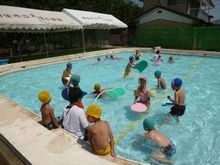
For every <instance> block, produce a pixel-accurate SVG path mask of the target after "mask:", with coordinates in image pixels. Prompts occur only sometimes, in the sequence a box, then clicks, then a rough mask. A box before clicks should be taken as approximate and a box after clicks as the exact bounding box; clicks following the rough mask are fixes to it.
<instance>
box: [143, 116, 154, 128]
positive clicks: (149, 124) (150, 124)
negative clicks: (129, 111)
mask: <svg viewBox="0 0 220 165" xmlns="http://www.w3.org/2000/svg"><path fill="white" fill-rule="evenodd" d="M143 126H144V129H145V128H147V129H150V130H153V129H155V124H154V121H153V120H151V119H148V118H146V119H144V121H143Z"/></svg>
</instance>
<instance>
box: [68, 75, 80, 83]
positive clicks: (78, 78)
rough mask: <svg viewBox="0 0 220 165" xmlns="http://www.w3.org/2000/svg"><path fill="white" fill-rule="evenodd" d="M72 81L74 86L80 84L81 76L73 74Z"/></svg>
mask: <svg viewBox="0 0 220 165" xmlns="http://www.w3.org/2000/svg"><path fill="white" fill-rule="evenodd" d="M70 81H71V82H72V83H73V84H79V82H80V76H79V75H78V74H73V75H72V76H71V78H70Z"/></svg>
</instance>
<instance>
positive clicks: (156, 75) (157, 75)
mask: <svg viewBox="0 0 220 165" xmlns="http://www.w3.org/2000/svg"><path fill="white" fill-rule="evenodd" d="M154 76H155V77H156V78H159V77H160V76H161V71H159V70H156V71H155V72H154Z"/></svg>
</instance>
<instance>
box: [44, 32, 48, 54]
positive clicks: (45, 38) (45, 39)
mask: <svg viewBox="0 0 220 165" xmlns="http://www.w3.org/2000/svg"><path fill="white" fill-rule="evenodd" d="M44 42H45V47H46V51H47V57H48V48H47V37H46V33H45V32H44Z"/></svg>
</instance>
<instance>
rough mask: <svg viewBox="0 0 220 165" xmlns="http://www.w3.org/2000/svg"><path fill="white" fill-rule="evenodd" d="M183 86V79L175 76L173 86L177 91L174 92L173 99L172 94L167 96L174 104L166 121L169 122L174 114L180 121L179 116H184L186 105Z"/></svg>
mask: <svg viewBox="0 0 220 165" xmlns="http://www.w3.org/2000/svg"><path fill="white" fill-rule="evenodd" d="M181 86H182V80H181V79H180V78H175V79H174V80H173V81H172V82H171V88H172V90H174V91H175V93H174V99H172V98H171V97H170V96H167V99H169V100H170V101H171V102H172V103H173V104H174V106H172V107H171V109H170V110H171V111H170V112H169V113H168V115H167V116H166V117H165V120H164V122H165V123H167V122H168V120H169V118H170V117H171V116H174V117H175V118H176V120H177V121H179V118H178V117H179V116H182V115H183V114H184V112H185V109H186V106H185V92H184V90H183V89H182V88H181Z"/></svg>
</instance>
